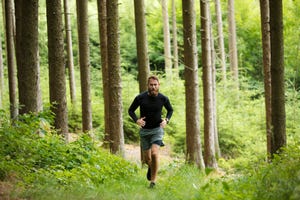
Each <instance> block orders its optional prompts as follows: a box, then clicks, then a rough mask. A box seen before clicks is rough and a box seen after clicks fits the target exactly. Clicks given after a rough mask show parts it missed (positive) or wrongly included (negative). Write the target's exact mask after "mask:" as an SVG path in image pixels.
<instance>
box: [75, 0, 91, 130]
mask: <svg viewBox="0 0 300 200" xmlns="http://www.w3.org/2000/svg"><path fill="white" fill-rule="evenodd" d="M76 7H77V23H78V42H79V63H80V81H81V109H82V131H83V132H89V131H91V130H92V127H93V126H92V108H91V97H90V96H91V92H90V90H91V86H90V85H91V82H90V60H89V58H90V50H89V30H88V29H89V28H88V1H83V0H76Z"/></svg>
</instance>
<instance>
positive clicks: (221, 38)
mask: <svg viewBox="0 0 300 200" xmlns="http://www.w3.org/2000/svg"><path fill="white" fill-rule="evenodd" d="M215 10H216V18H217V25H218V26H217V29H218V46H219V49H218V50H219V52H218V53H219V56H220V63H221V69H222V80H223V82H226V79H227V77H226V76H227V75H226V74H227V72H226V71H227V70H226V57H225V55H226V54H225V47H224V36H223V22H222V11H221V3H220V0H215Z"/></svg>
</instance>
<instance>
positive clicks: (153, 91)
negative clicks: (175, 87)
mask: <svg viewBox="0 0 300 200" xmlns="http://www.w3.org/2000/svg"><path fill="white" fill-rule="evenodd" d="M158 92H159V80H158V78H157V76H154V75H152V76H150V77H149V78H148V94H149V95H150V96H157V95H158Z"/></svg>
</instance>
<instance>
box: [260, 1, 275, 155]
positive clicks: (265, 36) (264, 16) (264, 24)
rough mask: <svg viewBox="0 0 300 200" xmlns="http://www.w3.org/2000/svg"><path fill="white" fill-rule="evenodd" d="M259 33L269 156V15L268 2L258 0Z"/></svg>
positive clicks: (270, 131)
mask: <svg viewBox="0 0 300 200" xmlns="http://www.w3.org/2000/svg"><path fill="white" fill-rule="evenodd" d="M260 13H261V33H262V49H263V65H264V66H263V68H264V87H265V109H266V135H267V152H268V155H269V156H270V155H271V145H272V142H271V135H272V120H271V118H272V110H271V109H272V107H271V105H272V104H271V69H270V68H271V44H270V13H269V0H260Z"/></svg>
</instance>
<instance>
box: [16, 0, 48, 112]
mask: <svg viewBox="0 0 300 200" xmlns="http://www.w3.org/2000/svg"><path fill="white" fill-rule="evenodd" d="M38 7H39V1H38V0H27V1H26V2H25V1H23V0H16V1H15V8H16V9H15V11H16V34H17V35H16V51H17V77H18V89H19V104H20V107H19V113H20V114H24V113H29V112H38V111H40V110H41V109H42V101H41V91H40V71H39V46H38V35H39V34H38V33H39V32H38V27H39V26H38Z"/></svg>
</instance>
